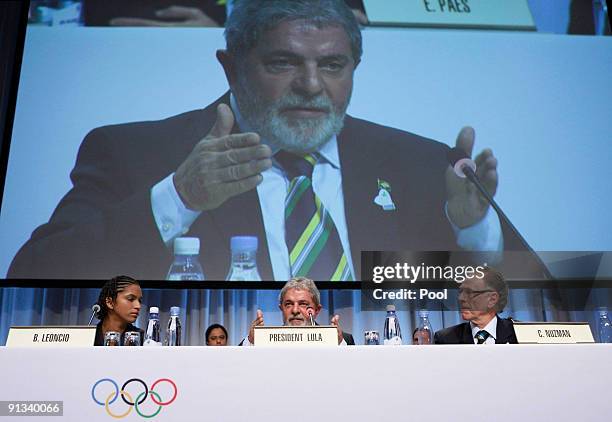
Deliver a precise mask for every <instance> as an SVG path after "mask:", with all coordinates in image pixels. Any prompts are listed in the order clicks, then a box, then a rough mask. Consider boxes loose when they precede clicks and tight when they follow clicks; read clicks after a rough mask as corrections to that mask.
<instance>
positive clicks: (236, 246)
mask: <svg viewBox="0 0 612 422" xmlns="http://www.w3.org/2000/svg"><path fill="white" fill-rule="evenodd" d="M230 247H231V249H232V252H256V251H257V237H255V236H232V239H231V240H230Z"/></svg>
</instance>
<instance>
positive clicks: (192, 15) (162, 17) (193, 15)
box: [110, 5, 219, 27]
mask: <svg viewBox="0 0 612 422" xmlns="http://www.w3.org/2000/svg"><path fill="white" fill-rule="evenodd" d="M155 15H156V16H157V17H159V19H143V18H136V17H128V16H126V17H119V18H113V19H111V20H110V24H111V26H207V27H216V26H219V24H218V23H217V22H216V21H214V20H213V19H211V18H210V17H209V16H208V15H207V14H206V13H204V12H202V11H201V10H200V9H198V8H197V7H185V6H176V5H174V6H170V7H168V8H166V9H161V10H157V11H156V12H155Z"/></svg>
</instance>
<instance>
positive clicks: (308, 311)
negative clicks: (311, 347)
mask: <svg viewBox="0 0 612 422" xmlns="http://www.w3.org/2000/svg"><path fill="white" fill-rule="evenodd" d="M306 312H307V313H308V317H309V318H310V325H315V322H314V317H313V315H314V309H313V308H312V306H309V307H308V308H306Z"/></svg>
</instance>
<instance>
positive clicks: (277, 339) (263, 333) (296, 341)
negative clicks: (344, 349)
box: [254, 325, 338, 347]
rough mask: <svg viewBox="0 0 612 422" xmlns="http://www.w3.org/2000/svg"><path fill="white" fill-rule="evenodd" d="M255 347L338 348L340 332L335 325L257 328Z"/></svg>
mask: <svg viewBox="0 0 612 422" xmlns="http://www.w3.org/2000/svg"><path fill="white" fill-rule="evenodd" d="M254 336H255V338H254V340H255V346H260V347H285V346H301V347H303V346H306V347H311V346H314V347H316V346H337V345H338V330H337V329H336V327H335V326H333V325H307V326H303V327H289V326H280V327H279V326H272V327H255V334H254Z"/></svg>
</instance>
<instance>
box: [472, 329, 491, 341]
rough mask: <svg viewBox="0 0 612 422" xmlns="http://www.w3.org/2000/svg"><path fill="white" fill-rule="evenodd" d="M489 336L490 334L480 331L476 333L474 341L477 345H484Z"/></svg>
mask: <svg viewBox="0 0 612 422" xmlns="http://www.w3.org/2000/svg"><path fill="white" fill-rule="evenodd" d="M490 335H491V334H489V333H488V332H487V331H485V330H480V331H479V332H477V333H476V335H475V336H474V337H476V341H477V342H478V343H477V344H484V342H485V341H487V339H488V338H489V336H490Z"/></svg>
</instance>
